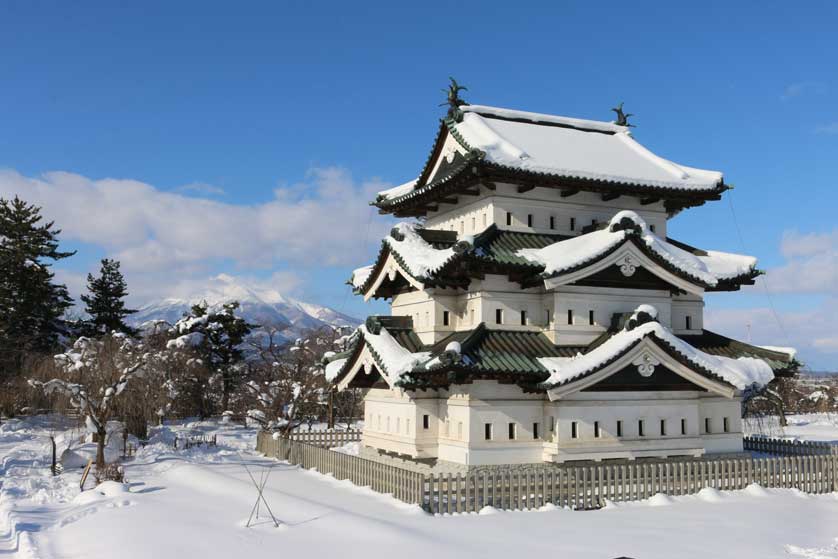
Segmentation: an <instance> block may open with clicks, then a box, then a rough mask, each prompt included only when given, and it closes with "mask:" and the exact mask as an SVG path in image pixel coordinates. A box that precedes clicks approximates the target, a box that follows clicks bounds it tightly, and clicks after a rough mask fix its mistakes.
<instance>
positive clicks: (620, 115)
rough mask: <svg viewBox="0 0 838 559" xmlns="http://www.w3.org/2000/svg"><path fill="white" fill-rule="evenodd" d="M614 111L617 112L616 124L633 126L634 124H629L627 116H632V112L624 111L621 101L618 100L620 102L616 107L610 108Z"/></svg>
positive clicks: (627, 126)
mask: <svg viewBox="0 0 838 559" xmlns="http://www.w3.org/2000/svg"><path fill="white" fill-rule="evenodd" d="M611 110H612V111H614V112H615V113H617V121H616V122H615V124H616V125H617V126H625V127H626V128H635V126H634V124H629V121H628V118H629V117H630V116H634V114H633V113H624V112H623V102H622V101H620V104H619V105H617V106H616V107H614V108H612V109H611Z"/></svg>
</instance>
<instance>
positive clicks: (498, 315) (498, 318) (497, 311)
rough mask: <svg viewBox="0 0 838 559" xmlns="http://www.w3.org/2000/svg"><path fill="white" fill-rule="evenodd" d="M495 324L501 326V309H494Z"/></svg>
mask: <svg viewBox="0 0 838 559" xmlns="http://www.w3.org/2000/svg"><path fill="white" fill-rule="evenodd" d="M495 324H503V309H495Z"/></svg>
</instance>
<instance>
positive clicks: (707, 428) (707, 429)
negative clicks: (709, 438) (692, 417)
mask: <svg viewBox="0 0 838 559" xmlns="http://www.w3.org/2000/svg"><path fill="white" fill-rule="evenodd" d="M704 432H705V433H709V432H710V418H709V417H705V418H704Z"/></svg>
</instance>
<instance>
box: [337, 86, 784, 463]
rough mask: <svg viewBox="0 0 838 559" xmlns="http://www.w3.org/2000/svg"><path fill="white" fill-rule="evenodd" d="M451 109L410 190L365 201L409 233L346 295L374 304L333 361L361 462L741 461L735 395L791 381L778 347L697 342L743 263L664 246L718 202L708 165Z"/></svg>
mask: <svg viewBox="0 0 838 559" xmlns="http://www.w3.org/2000/svg"><path fill="white" fill-rule="evenodd" d="M461 89H463V88H461V87H459V86H457V85H456V83H455V82H453V80H452V86H451V88H450V91H449V95H448V102H449V111H448V114H447V116H446V117H445V118H444V119H443V120H442V122H441V125H440V127H439V131H438V133H437V136H436V141H435V142H434V145H433V149H432V150H431V153H430V156H429V157H428V159H427V161H426V163H425V165H424V167H423V168H422V170H421V172H420V173H419V176H418V178H417V179H415V180H413V181H410V182H409V183H407V184H404V185H402V186H398V187H396V188H392V189H390V190H386V191H383V192H380V193H379V194H378V197H377V198H376V200H375V201H374V202H373V204H374V205H375V206H377V207H378V208H379V210H380V212H381V213H384V214H391V215H393V216H396V217H398V218H404V219H406V220H407V221H404V222H401V223H399V224H398V225H396V226H395V227H393V228H392V230H391V231H390V234H389V236H387V237H386V238H385V239H384V240H383V242H382V244H381V250H380V252H379V254H378V258H377V259H376V261H375V262H374V263H373V264H372V265H370V266H366V267H364V268H360V269H358V270H356V271H355V272H354V273H353V275H352V278H351V284H352V286H353V288H354V290H355V292H356V293H357V294H359V295H362V296H363V297H364V298H365V299H366V300H368V299H370V298H383V299H388V300H389V301H390V303H391V308H392V316H370V317H369V318H368V319H367V321H366V323H365V325H363V326H361V327H359V328H358V329H357V331H356V332H355V333H354V334H353V336H352V337H351V339H350V342H349V344H348V347H347V349H346V351H344V352H343V353H340V354H336V355H333V356H330V357H329V358H328V363H327V365H326V375H327V378H328V379H329V380H330V381H331V382H333V383H334V385H335V386H336V387H337V389H338V390H345V389H348V388H363V389H365V390H366V393H365V394H366V395H365V410H364V430H363V439H362V445H363V446H364V447H368V448H366V449H365V450H367V451H370V450H371V449H374V450H375V451H378V452H382V453H389V454H396V455H401V456H404V457H410V458H413V459H436V460H440V461H448V462H454V463H458V464H465V465H485V464H524V463H538V462H567V461H574V460H603V459H635V458H644V457H669V456H695V457H699V456H703V455H706V454H724V453H737V452H741V451H742V403H743V400H744V399H747V398H748V397H749V396H750V395H752V394H754V393H755V392H756V391H759V390H760V389H762V388H763V387H765V385H767V384H768V383H769V382H771V381H772V379H774V377H775V376H783V375H791V374H794V373H795V371H796V369H797V367H798V365H799V364H798V363H797V361H796V360H795V359H794V353H793V351H792V350H788V351H786V350H783V349H777V348H773V349H766V348H762V347H756V346H753V345H749V344H747V343H743V342H740V341H736V340H732V339H730V338H727V337H725V336H722V335H720V334H716V333H714V332H711V331H708V330H706V329H705V328H704V324H703V309H704V296H705V294H706V293H708V292H716V291H736V290H738V289H739V288H740V286H742V285H752V284H753V283H754V279H755V278H756V277H757V276H758V275H759V274H760V273H761V272H760V271H759V270H758V269H757V268H756V259H755V258H753V257H750V256H742V255H738V254H729V253H724V252H718V251H712V250H703V249H699V248H696V247H694V246H692V245H690V244H687V243H686V242H682V241H680V240H675V239H673V238H670V237H669V236H668V233H667V224H668V220H669V219H670V218H671V217H673V216H675V215H676V214H678V213H679V212H682V211H685V210H687V209H690V208H692V207H696V206H701V205H702V204H704V203H705V202H708V201H713V200H719V199H720V198H721V196H722V195H723V193H724V192H725V190H727V189H728V188H729V186H728V185H726V184H725V181H724V178H723V176H722V174H721V173H719V172H716V171H708V170H703V169H696V168H691V167H686V166H684V165H680V164H677V163H673V162H671V161H668V160H666V159H663V158H661V157H659V156H658V155H655V154H654V153H652V152H650V151H649V150H648V149H646V148H645V147H643V146H642V145H641V144H639V143H638V142H637V141H636V140H635V139H634V137H633V136H632V134H631V131H630V126H631V125H630V124H629V123H628V121H627V117H628V116H630V115H625V114H624V113H623V111H622V106H620V107H618V108H616V109H613V110H614V111H615V112H616V113H617V116H618V118H617V121H616V122H601V121H593V120H581V119H577V118H568V117H563V116H552V115H546V114H537V113H531V112H524V111H517V110H509V109H501V108H495V107H487V106H481V105H469V104H467V103H465V102H464V101H463V100H462V99H460V98H459V91H460V90H461Z"/></svg>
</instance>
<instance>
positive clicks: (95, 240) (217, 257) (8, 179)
mask: <svg viewBox="0 0 838 559" xmlns="http://www.w3.org/2000/svg"><path fill="white" fill-rule="evenodd" d="M386 186H387V185H385V184H383V183H380V182H378V181H367V182H363V183H357V182H355V181H353V180H352V178H351V176H350V175H349V173H348V172H347V171H345V170H343V169H338V168H326V169H314V170H313V171H312V172H311V173H310V175H309V177H308V180H307V181H306V182H305V183H304V184H296V185H291V186H288V187H284V188H278V189H276V190H275V192H274V198H273V199H272V200H269V201H267V202H265V203H262V204H255V205H248V206H244V205H235V204H229V203H224V202H219V201H216V200H209V199H206V198H196V197H189V196H184V195H181V194H177V193H171V192H164V191H161V190H158V189H157V188H155V187H154V186H151V185H149V184H145V183H142V182H139V181H135V180H130V179H102V180H92V179H89V178H87V177H83V176H81V175H76V174H72V173H66V172H52V173H47V174H45V175H43V176H41V177H37V178H32V177H24V176H22V175H20V174H18V173H16V172H13V171H2V172H0V197H11V196H14V195H16V194H17V195H20V196H21V197H22V198H24V199H26V200H27V201H29V202H32V203H35V204H37V205H39V206H41V207H42V208H43V212H44V215H45V216H47V217H48V218H49V219H54V220H55V222H56V226H58V227H60V228H61V229H62V230H63V233H62V236H61V238H62V239H63V240H73V241H81V242H85V243H92V244H94V245H98V246H101V247H103V248H104V249H105V250H106V251H107V253H108V254H109V255H110V256H113V257H115V258H118V259H119V260H121V261H122V263H123V268H124V269H125V270H127V271H142V272H164V271H165V272H168V273H171V272H173V271H181V270H184V269H187V270H189V269H192V270H194V269H200V268H201V267H202V266H207V265H209V264H211V263H213V262H220V261H230V262H233V263H234V264H235V265H236V266H239V267H241V268H245V269H271V268H273V267H275V266H276V265H277V264H279V263H285V264H288V263H291V264H298V265H303V266H340V265H350V264H356V263H358V260H359V258H358V255H359V254H365V253H366V251H367V248H368V247H369V245H370V244H377V243H378V241H379V239H380V238H381V237H382V236H383V234H384V232H385V231H386V227H387V224H386V220H384V219H381V218H378V217H377V215H376V214H375V212H373V211H372V208H370V206H369V205H368V203H369V201H370V200H371V199H372V198H374V193H375V192H376V191H378V190H381V189H382V188H385V187H386ZM371 220H372V227H371V228H370V231H369V234H368V232H367V224H368V222H370V221H371ZM359 224H363V225H362V226H359ZM359 265H360V264H359Z"/></svg>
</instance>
